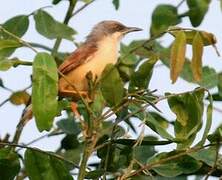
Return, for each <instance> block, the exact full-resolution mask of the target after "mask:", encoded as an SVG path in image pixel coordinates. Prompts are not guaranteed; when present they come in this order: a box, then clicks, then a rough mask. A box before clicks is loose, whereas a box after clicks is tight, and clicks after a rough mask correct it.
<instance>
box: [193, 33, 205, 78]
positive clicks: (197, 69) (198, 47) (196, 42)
mask: <svg viewBox="0 0 222 180" xmlns="http://www.w3.org/2000/svg"><path fill="white" fill-rule="evenodd" d="M203 46H204V44H203V41H202V38H201V36H200V34H199V32H197V33H196V35H195V37H194V39H193V45H192V49H193V56H192V60H191V68H192V72H193V78H194V80H195V81H200V80H201V78H202V56H203Z"/></svg>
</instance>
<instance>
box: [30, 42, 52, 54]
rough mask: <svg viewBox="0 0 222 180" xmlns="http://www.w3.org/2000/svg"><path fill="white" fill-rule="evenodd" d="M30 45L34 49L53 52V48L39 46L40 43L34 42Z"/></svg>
mask: <svg viewBox="0 0 222 180" xmlns="http://www.w3.org/2000/svg"><path fill="white" fill-rule="evenodd" d="M29 44H30V45H31V46H32V47H36V48H41V49H44V50H46V51H50V52H51V51H52V48H50V47H48V46H45V45H43V44H39V43H34V42H29Z"/></svg>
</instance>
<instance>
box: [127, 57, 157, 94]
mask: <svg viewBox="0 0 222 180" xmlns="http://www.w3.org/2000/svg"><path fill="white" fill-rule="evenodd" d="M157 61H158V58H157V57H156V56H153V57H151V58H150V59H149V60H147V61H145V62H144V63H143V64H142V65H141V66H140V67H139V69H138V70H137V71H136V72H134V73H133V74H132V76H131V79H130V84H129V91H134V90H138V89H147V88H148V85H149V82H150V79H151V77H152V74H153V67H154V65H155V63H156V62H157Z"/></svg>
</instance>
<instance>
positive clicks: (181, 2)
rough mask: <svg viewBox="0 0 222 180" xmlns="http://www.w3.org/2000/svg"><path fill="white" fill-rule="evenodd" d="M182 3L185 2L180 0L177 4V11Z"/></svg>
mask: <svg viewBox="0 0 222 180" xmlns="http://www.w3.org/2000/svg"><path fill="white" fill-rule="evenodd" d="M184 2H185V0H181V1H180V2H179V4H178V5H177V9H178V8H179V7H180V6H181V5H182V4H183V3H184Z"/></svg>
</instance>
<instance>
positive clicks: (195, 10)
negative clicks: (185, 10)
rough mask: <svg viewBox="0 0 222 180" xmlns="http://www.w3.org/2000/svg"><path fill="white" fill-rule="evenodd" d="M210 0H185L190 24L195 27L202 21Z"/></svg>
mask: <svg viewBox="0 0 222 180" xmlns="http://www.w3.org/2000/svg"><path fill="white" fill-rule="evenodd" d="M210 2H211V0H187V5H188V7H189V14H188V15H189V18H190V21H191V24H192V25H193V26H194V27H197V26H199V25H200V24H201V22H202V21H203V18H204V16H205V14H206V13H207V11H208V8H209V4H210Z"/></svg>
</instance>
